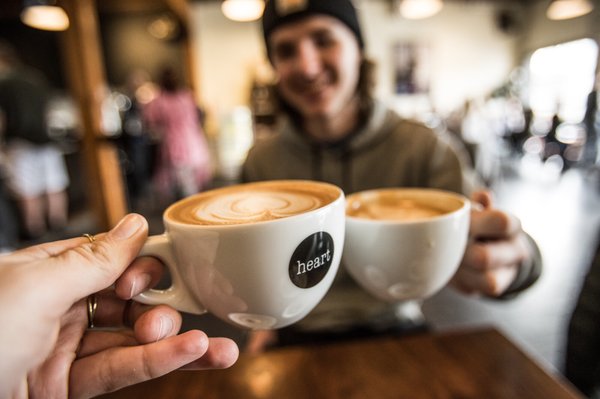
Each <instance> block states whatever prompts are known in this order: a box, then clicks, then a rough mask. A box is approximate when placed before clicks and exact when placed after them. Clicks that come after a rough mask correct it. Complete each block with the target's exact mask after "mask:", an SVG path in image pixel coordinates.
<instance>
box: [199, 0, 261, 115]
mask: <svg viewBox="0 0 600 399" xmlns="http://www.w3.org/2000/svg"><path fill="white" fill-rule="evenodd" d="M190 7H191V10H192V15H191V18H190V20H191V21H193V22H192V24H191V34H192V39H191V41H192V44H193V45H195V46H196V48H195V51H194V54H195V56H196V62H195V64H196V70H195V74H196V81H197V82H198V84H199V87H200V93H198V97H199V98H198V100H199V102H200V103H201V104H202V105H203V106H204V107H206V109H207V111H208V112H210V113H212V114H213V115H212V116H213V117H215V118H216V117H220V115H222V114H225V113H227V112H229V111H231V110H232V109H233V108H234V107H235V106H238V105H245V104H248V98H249V91H250V84H251V83H252V79H253V76H254V73H255V69H256V68H257V66H258V65H261V64H262V63H264V61H263V59H264V56H263V53H264V50H263V44H262V33H261V32H262V31H261V28H260V24H259V23H258V22H233V21H230V20H228V19H227V18H225V16H223V14H222V12H221V8H220V4H219V3H218V2H208V3H207V2H193V3H191V6H190Z"/></svg>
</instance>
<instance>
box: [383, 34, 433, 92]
mask: <svg viewBox="0 0 600 399" xmlns="http://www.w3.org/2000/svg"><path fill="white" fill-rule="evenodd" d="M429 53H430V51H429V47H428V46H426V45H423V44H418V43H414V42H398V43H394V44H393V46H392V63H393V68H392V70H393V73H394V77H393V82H394V93H395V94H399V95H404V94H422V93H427V92H428V91H429V79H430V62H429Z"/></svg>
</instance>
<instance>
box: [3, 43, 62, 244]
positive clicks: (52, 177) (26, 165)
mask: <svg viewBox="0 0 600 399" xmlns="http://www.w3.org/2000/svg"><path fill="white" fill-rule="evenodd" d="M50 96H51V91H50V88H49V86H48V85H47V83H46V81H45V79H44V78H43V75H42V74H41V73H40V72H39V71H36V70H34V69H32V68H30V67H28V66H26V65H23V64H22V63H21V61H20V60H19V58H18V56H17V54H16V52H15V50H14V49H13V48H12V47H11V46H10V45H9V44H8V43H6V42H2V43H0V118H1V119H2V120H3V123H2V124H1V125H2V126H3V129H4V130H3V132H2V135H1V136H2V140H3V141H4V143H5V150H6V164H7V169H8V183H9V187H10V190H11V192H12V194H13V195H14V197H15V199H16V202H17V205H18V208H19V210H20V213H21V218H22V223H23V226H24V231H23V233H24V235H25V237H26V238H29V239H35V238H39V237H40V236H42V235H43V234H45V233H46V231H47V230H48V228H50V229H52V230H59V229H62V228H64V227H65V226H66V224H67V218H68V196H67V191H66V190H67V188H68V186H69V176H68V174H67V168H66V164H65V160H64V157H63V154H62V152H61V150H60V148H59V147H58V145H56V144H55V143H54V142H53V140H52V139H51V137H50V135H49V129H48V125H47V111H48V109H47V108H48V103H49V100H50Z"/></svg>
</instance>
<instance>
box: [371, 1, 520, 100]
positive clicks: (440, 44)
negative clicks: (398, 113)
mask: <svg viewBox="0 0 600 399" xmlns="http://www.w3.org/2000/svg"><path fill="white" fill-rule="evenodd" d="M360 10H361V14H360V16H361V20H362V22H363V27H364V28H363V29H364V35H365V36H366V42H367V53H368V55H369V56H370V57H371V58H373V59H375V60H376V62H377V64H378V65H379V75H378V83H379V89H378V92H379V93H380V94H381V95H383V96H384V97H385V98H388V99H390V100H393V98H394V96H393V85H392V79H393V75H392V59H391V52H390V50H391V48H392V45H393V44H394V43H395V42H399V41H412V42H415V43H419V44H423V45H425V46H428V47H429V48H430V60H431V80H430V100H431V102H432V105H433V106H434V108H435V109H436V110H438V111H440V112H448V111H450V110H451V109H453V108H454V107H456V106H458V105H460V104H461V103H462V102H463V101H464V99H466V98H469V97H477V96H483V95H485V94H487V93H489V92H490V91H491V90H493V89H494V88H496V87H497V86H498V85H500V84H501V83H502V82H503V81H504V79H506V77H507V75H508V74H509V73H510V71H511V69H512V68H513V67H514V65H515V62H516V61H515V57H514V49H515V43H516V37H515V36H511V35H508V34H506V33H503V32H501V31H500V30H499V29H498V28H496V23H495V8H494V7H493V6H492V5H490V4H489V3H486V2H475V3H474V4H471V5H469V6H466V5H464V4H463V3H450V2H446V4H445V6H444V8H443V9H442V11H441V12H440V13H439V14H437V15H435V16H433V17H431V18H428V19H425V20H420V21H410V20H406V19H402V18H401V17H400V16H399V15H397V14H396V13H394V12H392V10H391V9H390V6H389V5H388V3H387V2H384V1H371V0H362V1H361V3H360Z"/></svg>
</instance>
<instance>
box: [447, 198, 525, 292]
mask: <svg viewBox="0 0 600 399" xmlns="http://www.w3.org/2000/svg"><path fill="white" fill-rule="evenodd" d="M472 202H473V209H472V211H471V225H470V229H469V236H470V237H469V243H468V245H467V249H466V251H465V255H464V257H463V260H462V262H461V265H460V267H459V269H458V271H457V272H456V274H455V275H454V277H453V279H452V285H453V286H454V287H455V288H457V289H458V290H460V291H462V292H464V293H467V294H483V295H487V296H493V297H497V296H500V295H502V294H503V293H504V292H505V291H506V290H507V289H508V288H509V287H510V285H511V284H512V283H513V281H514V280H515V278H516V277H517V275H518V274H519V270H520V268H521V267H522V265H523V264H527V261H528V260H530V257H531V253H530V250H529V242H528V239H527V236H526V234H525V232H524V231H523V230H522V228H521V222H520V221H519V219H517V218H516V217H515V216H513V215H510V214H508V213H506V212H503V211H501V210H499V209H495V208H494V207H493V201H492V197H491V194H490V193H489V192H488V191H478V192H476V193H474V194H473V196H472Z"/></svg>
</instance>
